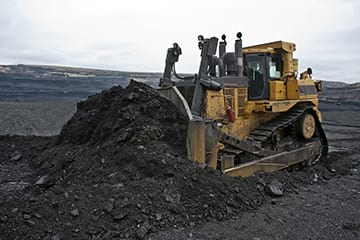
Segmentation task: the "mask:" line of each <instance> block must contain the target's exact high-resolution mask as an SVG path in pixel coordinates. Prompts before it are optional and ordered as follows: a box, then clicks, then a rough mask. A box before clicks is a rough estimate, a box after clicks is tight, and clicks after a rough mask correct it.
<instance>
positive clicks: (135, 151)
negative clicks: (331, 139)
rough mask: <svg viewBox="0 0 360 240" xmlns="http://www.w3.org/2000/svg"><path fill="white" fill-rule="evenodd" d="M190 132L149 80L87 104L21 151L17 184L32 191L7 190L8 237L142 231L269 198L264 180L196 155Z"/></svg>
mask: <svg viewBox="0 0 360 240" xmlns="http://www.w3.org/2000/svg"><path fill="white" fill-rule="evenodd" d="M186 131H187V121H186V119H185V118H184V117H183V116H182V115H181V113H180V112H179V111H178V110H177V109H176V107H175V106H174V105H173V104H172V103H171V102H170V101H168V100H167V99H165V98H163V97H162V96H160V95H159V93H158V92H157V91H156V90H154V89H152V88H151V87H149V86H147V85H145V84H141V83H137V82H134V81H132V82H131V83H130V84H129V86H128V87H126V88H125V89H124V88H121V87H113V88H111V89H109V90H106V91H103V92H102V93H100V94H97V95H94V96H92V97H89V98H88V100H86V101H83V102H80V103H79V104H78V110H77V112H76V113H75V115H74V116H73V118H72V119H71V120H70V121H69V122H68V123H67V124H66V125H65V126H64V128H63V129H62V131H61V133H60V135H59V136H57V137H56V138H52V139H51V138H50V139H48V138H47V139H44V145H43V146H42V147H39V146H38V145H39V143H38V142H37V143H36V144H37V145H36V146H37V147H36V148H29V149H28V150H27V151H30V152H31V154H28V155H29V156H27V157H24V158H22V160H21V161H24V162H25V163H26V166H28V168H29V170H28V171H29V172H31V174H28V175H26V176H27V178H26V182H27V183H26V185H25V186H24V188H22V189H20V190H19V189H18V190H16V191H20V192H21V191H24V194H22V193H21V194H9V195H6V194H5V195H2V196H1V198H2V199H0V200H1V204H2V205H1V209H4V211H5V212H3V213H1V217H2V220H3V221H2V222H1V229H0V230H1V232H2V236H0V239H1V240H2V239H112V238H129V239H134V238H138V239H142V238H144V237H145V236H146V235H147V234H149V233H152V232H157V231H162V230H166V229H171V228H180V227H189V226H190V227H194V226H197V225H198V224H200V223H203V222H209V221H216V220H224V219H228V218H231V217H232V216H234V215H236V214H238V213H239V212H241V211H244V210H248V209H254V208H257V207H258V206H259V205H261V204H262V202H263V201H264V200H265V198H266V197H265V195H264V191H263V189H262V188H261V187H260V186H261V184H259V183H258V180H257V179H256V178H247V179H240V178H231V177H226V176H224V175H222V174H221V173H219V172H217V171H211V170H207V169H203V168H201V167H200V166H198V165H196V164H195V163H192V162H191V161H189V160H188V159H187V158H186ZM39 141H40V140H39ZM27 144H28V145H29V146H31V145H32V144H33V143H32V141H31V140H29V141H28V142H27V143H23V145H27ZM14 148H16V146H15V147H14ZM14 151H15V150H14ZM22 151H26V150H22ZM20 154H21V153H20ZM14 191H15V190H14ZM14 236H16V237H14Z"/></svg>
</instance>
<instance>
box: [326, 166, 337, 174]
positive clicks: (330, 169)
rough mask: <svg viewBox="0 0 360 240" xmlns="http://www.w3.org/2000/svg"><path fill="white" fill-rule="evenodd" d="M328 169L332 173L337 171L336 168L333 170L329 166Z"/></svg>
mask: <svg viewBox="0 0 360 240" xmlns="http://www.w3.org/2000/svg"><path fill="white" fill-rule="evenodd" d="M326 169H327V170H328V171H329V172H331V173H336V170H335V169H334V168H332V167H329V166H328V167H327V168H326Z"/></svg>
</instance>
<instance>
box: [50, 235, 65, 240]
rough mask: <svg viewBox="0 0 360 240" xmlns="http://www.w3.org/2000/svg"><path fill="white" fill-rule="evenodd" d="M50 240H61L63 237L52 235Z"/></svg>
mask: <svg viewBox="0 0 360 240" xmlns="http://www.w3.org/2000/svg"><path fill="white" fill-rule="evenodd" d="M50 240H63V237H62V236H60V235H53V236H51V238H50Z"/></svg>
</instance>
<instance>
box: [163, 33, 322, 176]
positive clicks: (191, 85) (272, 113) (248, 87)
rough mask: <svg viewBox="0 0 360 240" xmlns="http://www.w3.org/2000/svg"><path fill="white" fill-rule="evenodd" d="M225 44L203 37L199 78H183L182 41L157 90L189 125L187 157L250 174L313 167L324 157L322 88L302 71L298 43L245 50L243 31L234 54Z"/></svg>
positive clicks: (169, 57) (175, 46) (173, 49)
mask: <svg viewBox="0 0 360 240" xmlns="http://www.w3.org/2000/svg"><path fill="white" fill-rule="evenodd" d="M221 39H222V40H221V41H220V42H219V39H218V38H216V37H211V38H204V37H203V36H202V35H200V36H199V37H198V47H199V49H200V51H201V54H200V55H201V61H200V67H199V72H198V73H197V74H194V75H185V76H180V75H179V74H177V72H176V69H175V63H176V62H178V60H179V56H180V55H181V54H182V52H181V48H180V46H179V45H178V44H177V43H174V44H173V46H172V47H171V48H169V49H168V51H167V56H166V65H165V70H164V74H163V77H162V78H161V79H160V84H159V85H160V89H159V91H160V93H161V94H162V95H163V96H165V97H167V98H168V99H169V100H170V101H172V102H173V103H174V105H175V107H177V108H178V109H179V110H180V111H181V112H182V113H183V114H184V115H185V116H186V117H187V119H188V120H189V125H188V135H187V149H188V157H189V159H191V160H192V161H195V162H197V163H201V164H206V165H207V166H208V167H210V168H213V169H220V170H221V171H222V172H223V173H225V174H227V175H230V176H243V177H246V176H251V175H253V174H255V173H258V172H271V171H275V170H280V169H284V168H288V167H290V166H294V165H296V166H307V165H312V164H314V163H316V162H317V161H319V160H320V159H321V158H322V157H323V156H325V155H326V154H327V152H328V144H327V139H326V135H325V132H324V130H323V128H322V126H321V122H322V117H321V113H320V111H319V109H318V92H319V91H321V90H322V85H321V82H320V81H314V80H313V79H312V76H311V75H312V70H311V68H308V69H307V70H306V71H305V72H302V73H301V74H298V60H297V59H295V58H293V52H294V51H295V50H296V47H295V44H294V43H289V42H284V41H276V42H271V43H265V44H260V45H255V46H250V47H244V48H243V46H242V34H241V33H238V34H237V39H236V40H235V50H234V52H227V51H226V46H227V41H226V36H225V35H222V37H221ZM218 45H219V46H218ZM217 49H219V54H218V56H216V52H217ZM298 75H299V76H298Z"/></svg>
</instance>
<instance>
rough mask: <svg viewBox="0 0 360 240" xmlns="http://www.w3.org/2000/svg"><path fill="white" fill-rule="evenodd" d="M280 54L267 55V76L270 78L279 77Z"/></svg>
mask: <svg viewBox="0 0 360 240" xmlns="http://www.w3.org/2000/svg"><path fill="white" fill-rule="evenodd" d="M281 62H282V61H281V56H280V55H274V56H270V57H269V77H270V79H280V77H281V68H282V64H281Z"/></svg>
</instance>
